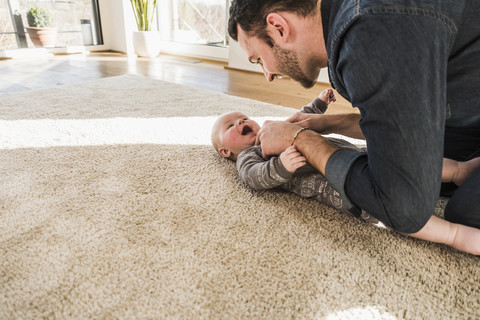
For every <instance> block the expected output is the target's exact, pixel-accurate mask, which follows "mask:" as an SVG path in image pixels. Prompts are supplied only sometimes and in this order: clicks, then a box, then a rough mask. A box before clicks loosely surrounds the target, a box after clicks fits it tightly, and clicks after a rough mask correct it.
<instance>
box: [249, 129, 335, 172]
mask: <svg viewBox="0 0 480 320" xmlns="http://www.w3.org/2000/svg"><path fill="white" fill-rule="evenodd" d="M300 129H302V127H301V126H299V125H296V124H292V123H289V122H285V121H265V123H264V124H263V127H262V128H261V129H260V130H259V131H258V134H257V144H261V146H262V150H263V155H264V156H265V157H266V156H271V155H278V154H280V153H282V152H283V150H285V149H287V148H288V147H289V146H291V145H292V144H294V145H295V146H296V147H297V150H298V151H299V152H300V153H301V154H302V155H304V156H305V158H306V159H307V162H309V163H310V164H311V165H312V166H313V167H315V169H317V170H318V171H320V172H321V173H322V174H323V175H325V165H326V163H327V161H328V159H329V158H330V156H331V155H332V154H333V153H334V152H335V151H337V150H339V149H340V148H339V147H337V146H335V145H334V144H332V143H331V142H329V141H328V140H327V139H325V138H324V137H322V136H321V135H320V134H318V133H316V132H314V131H312V130H303V131H301V132H299V130H300ZM297 132H299V133H298V134H296V133H297ZM294 137H295V141H293V138H294Z"/></svg>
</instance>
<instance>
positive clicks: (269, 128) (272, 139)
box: [255, 121, 301, 157]
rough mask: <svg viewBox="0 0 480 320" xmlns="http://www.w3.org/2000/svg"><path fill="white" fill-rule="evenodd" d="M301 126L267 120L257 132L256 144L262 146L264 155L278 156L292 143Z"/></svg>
mask: <svg viewBox="0 0 480 320" xmlns="http://www.w3.org/2000/svg"><path fill="white" fill-rule="evenodd" d="M299 129H301V127H300V126H298V125H295V124H292V123H289V122H285V121H265V122H264V123H263V126H262V127H261V128H260V130H259V131H258V133H257V139H256V141H255V145H259V144H260V145H261V146H262V152H263V156H264V157H266V156H276V155H279V154H280V153H282V152H283V151H284V150H286V149H287V148H288V147H290V145H291V144H292V139H293V136H294V135H295V132H297V131H298V130H299Z"/></svg>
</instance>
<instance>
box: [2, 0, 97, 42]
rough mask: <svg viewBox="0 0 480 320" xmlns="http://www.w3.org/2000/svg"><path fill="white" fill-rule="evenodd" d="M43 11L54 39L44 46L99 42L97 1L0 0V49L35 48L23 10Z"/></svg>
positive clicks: (25, 13) (25, 11) (25, 12)
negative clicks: (45, 11) (52, 28)
mask: <svg viewBox="0 0 480 320" xmlns="http://www.w3.org/2000/svg"><path fill="white" fill-rule="evenodd" d="M32 7H41V8H42V9H45V10H47V11H48V12H49V13H50V15H51V16H52V18H53V23H52V27H54V29H55V31H56V32H55V34H56V35H55V40H54V41H53V42H52V43H53V44H52V43H49V44H48V45H46V46H47V47H66V46H78V45H95V44H102V43H103V39H102V34H101V26H100V19H99V12H98V1H97V0H36V1H35V0H0V26H1V29H0V50H6V49H17V48H35V47H41V46H42V45H41V44H40V45H39V44H38V43H37V41H35V43H36V44H34V43H33V41H32V39H33V38H34V36H33V35H31V34H30V33H29V32H28V30H27V27H28V21H27V11H28V10H29V9H30V8H32Z"/></svg>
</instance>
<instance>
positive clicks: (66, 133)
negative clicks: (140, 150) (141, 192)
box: [0, 117, 284, 149]
mask: <svg viewBox="0 0 480 320" xmlns="http://www.w3.org/2000/svg"><path fill="white" fill-rule="evenodd" d="M216 118H217V117H172V118H110V119H78V120H71V119H39V120H1V121H0V148H1V149H16V148H34V147H35V148H42V147H58V146H94V145H112V144H142V143H153V144H189V145H210V144H211V142H210V132H211V129H212V126H213V123H214V122H215V120H216ZM254 120H255V121H257V122H258V123H259V124H260V125H261V124H262V123H263V122H264V121H265V120H267V118H265V117H263V118H254ZM268 120H284V118H274V117H269V118H268Z"/></svg>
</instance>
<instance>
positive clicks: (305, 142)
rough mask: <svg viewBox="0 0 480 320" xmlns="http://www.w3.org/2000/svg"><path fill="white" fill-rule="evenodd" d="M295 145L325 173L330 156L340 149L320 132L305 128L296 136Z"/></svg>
mask: <svg viewBox="0 0 480 320" xmlns="http://www.w3.org/2000/svg"><path fill="white" fill-rule="evenodd" d="M294 144H295V146H296V147H297V150H298V151H300V153H301V154H302V155H303V156H304V157H305V158H307V161H308V163H310V164H311V165H312V166H313V167H314V168H315V169H317V170H318V171H320V172H321V173H322V174H323V175H325V167H326V165H327V161H328V159H329V158H330V156H331V155H332V154H333V153H334V152H335V151H337V150H338V149H339V147H337V146H336V145H334V144H332V143H331V142H329V141H328V140H327V139H325V138H324V137H322V136H321V135H320V134H318V133H316V132H314V131H311V130H304V131H302V132H301V133H300V134H299V135H298V136H297V137H296V138H295V143H294Z"/></svg>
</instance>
